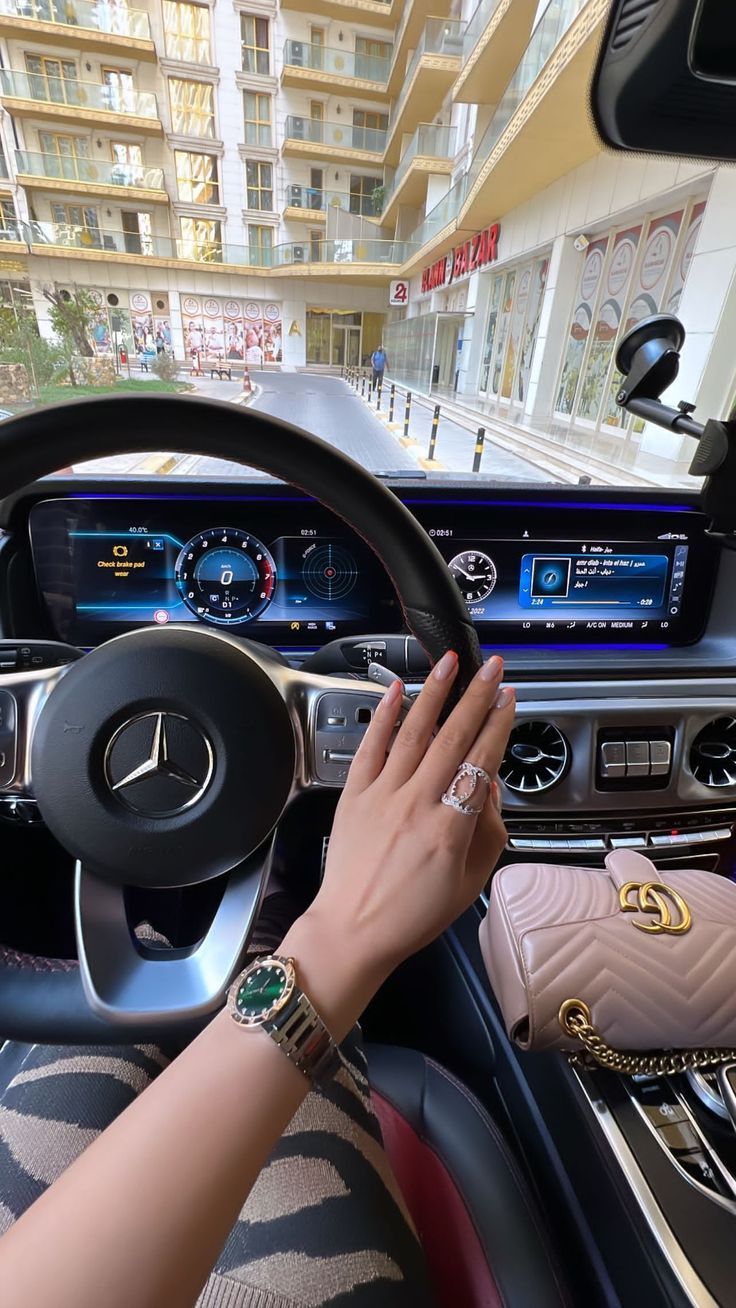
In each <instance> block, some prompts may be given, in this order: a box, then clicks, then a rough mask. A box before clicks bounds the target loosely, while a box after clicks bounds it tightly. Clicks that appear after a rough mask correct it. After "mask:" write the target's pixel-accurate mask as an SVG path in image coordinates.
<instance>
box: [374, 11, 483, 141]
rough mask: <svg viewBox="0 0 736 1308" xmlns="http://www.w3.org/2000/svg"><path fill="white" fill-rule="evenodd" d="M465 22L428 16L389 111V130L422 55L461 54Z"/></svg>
mask: <svg viewBox="0 0 736 1308" xmlns="http://www.w3.org/2000/svg"><path fill="white" fill-rule="evenodd" d="M464 31H465V24H464V23H461V22H460V20H459V19H457V18H428V19H427V21H426V23H425V24H424V28H423V29H422V35H421V36H420V38H419V43H418V45H417V48H416V50H415V51H414V53H413V55H412V57H411V59H410V60H409V63H408V65H407V69H406V74H405V76H404V81H403V85H402V88H401V94H400V95H399V96H398V97H397V99H396V101H395V103H394V107H393V109H392V111H391V122H390V123H389V132H390V131H391V127H392V126H393V124H394V123H396V122H397V121H398V119H399V117H400V116H401V111H402V109H403V107H404V104H405V103H406V97H407V96H408V94H409V91H410V90H411V85H412V81H413V80H414V74H415V72H416V70H417V68H418V67H419V63H420V60H421V58H422V55H425V54H445V55H459V54H462V48H463V32H464Z"/></svg>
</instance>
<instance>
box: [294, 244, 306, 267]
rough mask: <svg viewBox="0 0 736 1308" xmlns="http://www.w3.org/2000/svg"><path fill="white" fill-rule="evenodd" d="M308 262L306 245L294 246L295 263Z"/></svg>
mask: <svg viewBox="0 0 736 1308" xmlns="http://www.w3.org/2000/svg"><path fill="white" fill-rule="evenodd" d="M306 261H307V247H306V245H295V246H294V263H306Z"/></svg>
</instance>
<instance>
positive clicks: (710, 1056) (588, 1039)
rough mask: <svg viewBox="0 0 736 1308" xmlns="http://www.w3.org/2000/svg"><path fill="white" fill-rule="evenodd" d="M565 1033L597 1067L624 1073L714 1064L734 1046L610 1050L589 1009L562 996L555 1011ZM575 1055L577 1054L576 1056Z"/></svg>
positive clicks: (732, 1054)
mask: <svg viewBox="0 0 736 1308" xmlns="http://www.w3.org/2000/svg"><path fill="white" fill-rule="evenodd" d="M558 1020H559V1023H560V1026H561V1027H562V1030H563V1031H564V1032H565V1035H570V1036H576V1037H577V1039H578V1040H579V1041H580V1043H581V1044H582V1045H583V1046H584V1048H585V1050H586V1052H587V1053H588V1054H589V1055H590V1057H591V1058H593V1059H595V1061H596V1063H598V1064H599V1066H600V1067H606V1068H608V1069H609V1070H610V1071H612V1072H622V1073H623V1075H624V1076H635V1075H637V1074H638V1073H643V1074H644V1075H649V1076H670V1075H671V1074H672V1073H674V1072H685V1071H687V1069H688V1068H691V1067H716V1066H718V1065H719V1064H720V1063H730V1062H732V1061H733V1060H736V1050H734V1049H668V1050H665V1051H664V1052H663V1053H659V1054H626V1053H622V1052H621V1050H619V1049H613V1048H612V1046H611V1045H609V1044H608V1042H607V1041H606V1040H604V1038H603V1036H602V1035H601V1034H600V1032H599V1031H598V1030H597V1029H596V1027H595V1026H594V1025H593V1022H592V1019H591V1012H590V1009H589V1008H588V1005H587V1004H584V1003H583V1001H582V999H566V1000H565V1002H564V1004H563V1005H562V1007H561V1008H560V1011H559V1013H558ZM576 1057H577V1056H576Z"/></svg>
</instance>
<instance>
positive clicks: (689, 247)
mask: <svg viewBox="0 0 736 1308" xmlns="http://www.w3.org/2000/svg"><path fill="white" fill-rule="evenodd" d="M704 213H705V200H701V201H699V202H698V204H695V205H693V211H692V213H691V214H690V222H689V223H688V228H687V235H686V236H685V241H684V244H683V247H682V251H681V253H680V257H679V259H678V261H677V266H676V268H675V273H674V277H673V278H672V285H671V287H670V293H669V296H668V299H667V306H666V310H665V312H667V313H677V310H678V309H679V307H680V300H681V299H682V292H683V289H684V286H685V282H686V281H687V275H688V272H689V271H690V264H691V263H692V261H693V254H694V253H695V246H696V244H697V241H698V236H699V234H700V228H701V226H702V223H703V214H704Z"/></svg>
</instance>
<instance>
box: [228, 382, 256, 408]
mask: <svg viewBox="0 0 736 1308" xmlns="http://www.w3.org/2000/svg"><path fill="white" fill-rule="evenodd" d="M262 389H263V388H262V387H261V386H255V385H254V386H253V390H252V391H251V392H250V394H246V395H244V394H243V393H242V392H241V394H240V395H234V396H233V398H232V399H231V400H230V403H231V404H239V405H240V407H241V408H244V407H245V406H246V405H247V404H252V403H253V401H254V400H257V399H258V396H259V395H260V393H261V390H262Z"/></svg>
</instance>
